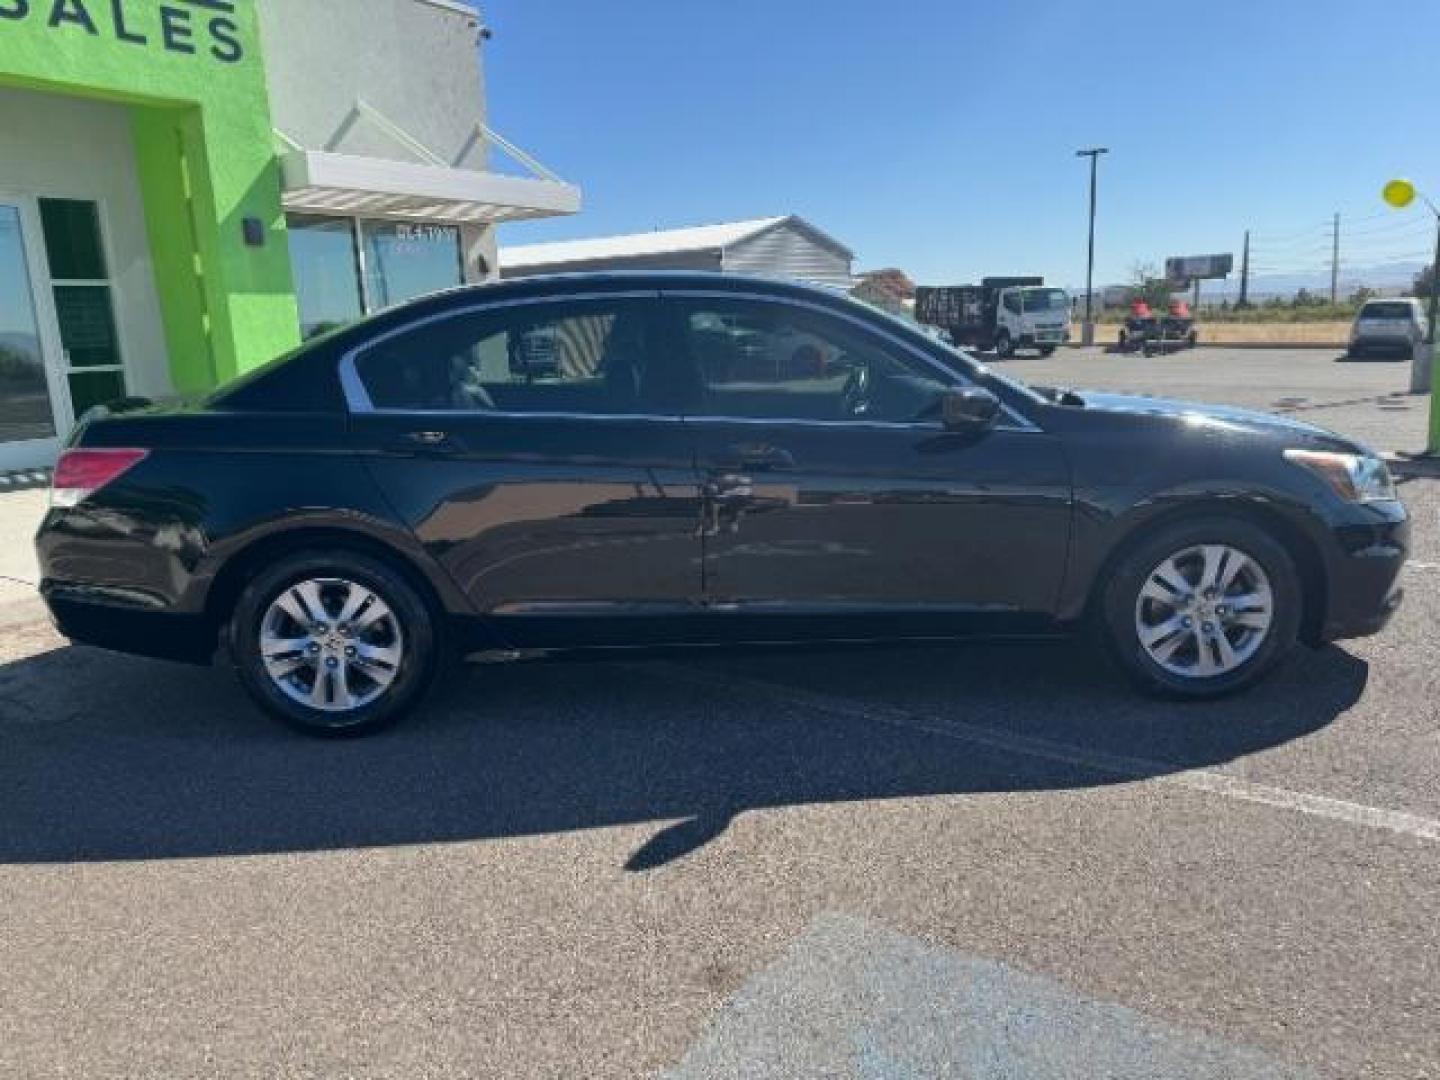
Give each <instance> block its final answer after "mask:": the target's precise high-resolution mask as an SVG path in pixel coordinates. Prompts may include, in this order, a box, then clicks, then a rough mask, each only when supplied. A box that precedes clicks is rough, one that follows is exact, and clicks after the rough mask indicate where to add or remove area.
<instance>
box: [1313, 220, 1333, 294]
mask: <svg viewBox="0 0 1440 1080" xmlns="http://www.w3.org/2000/svg"><path fill="white" fill-rule="evenodd" d="M1311 250H1314V249H1313V248H1312V249H1311ZM1339 290H1340V213H1339V211H1336V213H1335V231H1334V233H1333V235H1332V243H1331V247H1330V306H1331V307H1334V306H1335V305H1336V304H1337V303H1339V301H1340V294H1339Z"/></svg>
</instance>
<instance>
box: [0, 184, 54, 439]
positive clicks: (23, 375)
mask: <svg viewBox="0 0 1440 1080" xmlns="http://www.w3.org/2000/svg"><path fill="white" fill-rule="evenodd" d="M20 227H21V225H20V211H19V209H18V208H17V207H14V206H7V205H0V444H3V443H7V442H24V441H27V440H29V439H48V438H51V437H52V436H53V435H54V434H55V416H54V410H53V409H51V407H50V390H49V387H48V385H47V383H46V381H45V356H44V353H43V352H42V351H41V345H40V326H39V320H38V319H37V318H36V314H35V305H34V300H33V293H32V292H31V285H32V281H31V278H30V268H29V265H28V264H27V262H26V259H25V244H24V237H23V236H22V235H21V232H20Z"/></svg>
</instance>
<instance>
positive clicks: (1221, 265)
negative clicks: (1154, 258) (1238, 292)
mask: <svg viewBox="0 0 1440 1080" xmlns="http://www.w3.org/2000/svg"><path fill="white" fill-rule="evenodd" d="M1233 269H1235V256H1234V255H1175V256H1172V257H1171V258H1168V259H1166V260H1165V277H1166V280H1168V281H1194V280H1195V279H1196V278H1223V277H1226V276H1228V275H1229V273H1230V271H1231V270H1233Z"/></svg>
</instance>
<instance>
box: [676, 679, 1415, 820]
mask: <svg viewBox="0 0 1440 1080" xmlns="http://www.w3.org/2000/svg"><path fill="white" fill-rule="evenodd" d="M667 666H668V667H669V668H670V670H671V671H673V672H674V673H675V675H676V676H677V677H678V678H680V679H682V680H686V681H689V682H692V683H696V684H699V685H703V686H706V687H707V688H711V689H728V690H731V691H735V690H740V691H747V692H749V693H751V694H754V695H758V696H762V697H767V698H769V699H771V700H772V701H779V702H783V703H784V704H787V705H793V706H796V707H798V708H803V709H811V710H814V711H817V712H822V713H829V714H831V715H836V716H845V717H849V718H851V719H854V720H862V721H866V722H869V723H881V724H889V725H891V726H892V727H901V728H905V729H907V730H910V731H923V732H925V733H926V734H927V735H938V736H940V737H942V738H946V739H955V740H957V741H959V742H966V743H971V744H973V745H977V746H984V747H987V748H989V749H993V750H1001V751H1004V752H1006V753H1011V754H1021V755H1024V756H1026V757H1032V758H1039V759H1041V760H1044V761H1055V762H1059V763H1061V764H1064V765H1073V766H1076V767H1078V768H1083V769H1089V770H1092V771H1094V772H1097V773H1106V774H1109V775H1112V776H1114V775H1119V776H1129V777H1133V778H1134V779H1136V780H1155V781H1159V782H1162V783H1169V784H1178V785H1180V786H1181V787H1187V788H1191V789H1193V790H1196V791H1204V792H1208V793H1209V794H1211V795H1222V796H1224V797H1225V798H1228V799H1237V800H1239V801H1241V802H1250V803H1258V804H1260V805H1262V806H1273V807H1276V808H1278V809H1282V810H1292V811H1295V812H1296V813H1300V814H1306V815H1308V816H1310V817H1318V818H1326V819H1328V820H1331V821H1341V822H1344V823H1345V824H1347V825H1358V826H1361V827H1363V828H1368V829H1384V830H1385V831H1387V832H1393V833H1400V834H1401V835H1404V836H1413V837H1416V838H1417V839H1420V840H1430V841H1434V842H1440V820H1436V819H1434V818H1427V817H1421V816H1419V815H1417V814H1407V813H1405V812H1403V811H1400V810H1384V809H1381V808H1379V807H1374V806H1365V805H1364V804H1362V803H1355V802H1349V801H1347V800H1345V799H1332V798H1330V797H1329V796H1326V795H1312V794H1310V793H1308V792H1303V791H1291V790H1289V789H1288V788H1280V787H1272V786H1270V785H1269V784H1257V783H1253V782H1251V781H1249V780H1241V779H1239V778H1238V777H1233V776H1227V775H1225V774H1224V773H1218V772H1210V771H1208V770H1205V769H1184V770H1178V771H1177V770H1176V768H1175V766H1174V765H1171V764H1167V763H1166V762H1163V761H1151V760H1148V759H1145V758H1134V757H1124V756H1118V755H1114V754H1106V753H1103V752H1098V751H1092V750H1085V749H1082V748H1080V747H1078V746H1068V745H1066V744H1065V743H1059V742H1054V741H1052V740H1050V739H1041V738H1036V737H1035V736H1032V735H1020V734H1017V733H1015V732H1011V731H1002V730H1000V729H998V728H989V727H983V726H980V725H977V724H967V723H965V722H964V721H962V720H948V719H941V718H938V717H928V716H922V715H920V714H917V713H911V712H907V711H905V710H903V709H894V708H890V707H888V706H885V705H874V704H863V705H862V704H860V703H858V702H854V701H850V700H848V699H846V698H841V697H834V696H832V695H830V694H817V693H814V692H813V691H809V690H799V689H796V688H794V687H789V686H782V685H780V684H779V683H772V682H766V681H764V680H762V679H749V678H736V677H730V676H725V677H721V676H715V675H706V674H703V673H701V672H697V671H694V670H691V669H689V668H685V667H681V666H680V665H676V664H670V665H667Z"/></svg>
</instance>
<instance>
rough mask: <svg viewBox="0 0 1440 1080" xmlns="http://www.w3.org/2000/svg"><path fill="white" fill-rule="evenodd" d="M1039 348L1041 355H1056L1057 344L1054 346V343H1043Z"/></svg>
mask: <svg viewBox="0 0 1440 1080" xmlns="http://www.w3.org/2000/svg"><path fill="white" fill-rule="evenodd" d="M1039 350H1040V355H1041V356H1054V355H1055V346H1054V345H1041V346H1039Z"/></svg>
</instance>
